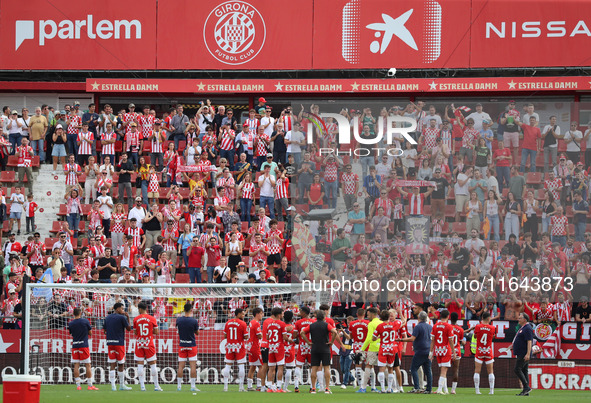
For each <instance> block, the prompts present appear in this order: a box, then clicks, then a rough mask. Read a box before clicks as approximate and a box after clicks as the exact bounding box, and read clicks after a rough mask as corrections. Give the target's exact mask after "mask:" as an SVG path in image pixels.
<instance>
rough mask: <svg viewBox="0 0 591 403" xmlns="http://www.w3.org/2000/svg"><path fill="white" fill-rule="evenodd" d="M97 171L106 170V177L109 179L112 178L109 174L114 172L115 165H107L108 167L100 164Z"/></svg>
mask: <svg viewBox="0 0 591 403" xmlns="http://www.w3.org/2000/svg"><path fill="white" fill-rule="evenodd" d="M99 172H107V177H108V178H109V179H112V178H111V176H112V175H113V172H115V167H114V166H113V164H111V165H109V167H108V168H107V166H106V165H101V167H100V168H99Z"/></svg>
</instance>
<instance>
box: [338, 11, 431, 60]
mask: <svg viewBox="0 0 591 403" xmlns="http://www.w3.org/2000/svg"><path fill="white" fill-rule="evenodd" d="M384 4H387V6H386V7H387V9H383V10H381V9H379V8H376V7H374V5H372V4H370V3H369V2H367V1H364V0H351V1H349V2H348V3H347V4H345V6H344V7H343V10H342V13H343V18H342V41H341V54H342V57H343V59H345V60H346V61H347V62H349V63H351V64H359V63H360V62H361V61H363V60H364V59H367V58H368V57H372V56H371V55H382V54H390V55H392V54H397V56H399V57H406V56H410V57H413V56H416V55H417V54H420V59H421V62H422V63H426V64H429V63H433V62H435V61H436V60H437V59H439V56H441V29H442V24H441V19H442V9H441V5H440V4H439V3H438V2H437V1H435V0H423V1H416V2H414V1H413V2H412V3H411V2H409V3H408V4H409V7H402V8H401V4H403V2H392V3H384Z"/></svg>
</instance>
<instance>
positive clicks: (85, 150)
mask: <svg viewBox="0 0 591 403" xmlns="http://www.w3.org/2000/svg"><path fill="white" fill-rule="evenodd" d="M87 140H88V141H90V143H89V142H88V141H87ZM78 141H79V142H80V146H79V147H78V154H82V155H90V154H92V142H93V141H94V134H93V133H92V132H86V133H84V132H82V131H81V132H79V133H78Z"/></svg>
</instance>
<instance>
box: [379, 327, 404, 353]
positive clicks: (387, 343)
mask: <svg viewBox="0 0 591 403" xmlns="http://www.w3.org/2000/svg"><path fill="white" fill-rule="evenodd" d="M400 327H401V323H400V321H394V322H383V323H380V324H379V325H378V327H376V330H375V331H374V332H373V337H375V338H377V339H380V354H382V355H383V354H387V355H393V354H396V353H397V352H398V342H397V341H396V338H397V337H398V330H400Z"/></svg>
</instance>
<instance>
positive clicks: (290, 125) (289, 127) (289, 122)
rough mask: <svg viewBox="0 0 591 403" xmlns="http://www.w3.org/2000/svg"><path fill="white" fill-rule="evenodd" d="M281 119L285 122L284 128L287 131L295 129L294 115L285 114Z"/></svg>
mask: <svg viewBox="0 0 591 403" xmlns="http://www.w3.org/2000/svg"><path fill="white" fill-rule="evenodd" d="M281 121H282V122H283V129H284V130H285V133H287V132H290V131H292V130H293V117H291V116H283V117H282V118H281Z"/></svg>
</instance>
